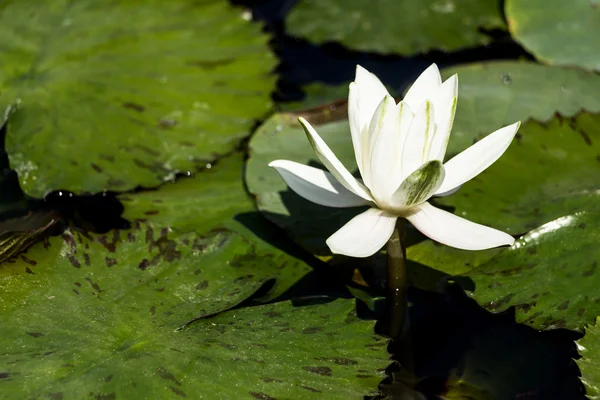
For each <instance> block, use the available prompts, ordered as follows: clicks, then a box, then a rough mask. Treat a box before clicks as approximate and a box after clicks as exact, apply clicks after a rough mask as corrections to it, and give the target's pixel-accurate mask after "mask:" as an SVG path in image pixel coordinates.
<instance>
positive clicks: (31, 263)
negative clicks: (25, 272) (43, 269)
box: [21, 254, 37, 267]
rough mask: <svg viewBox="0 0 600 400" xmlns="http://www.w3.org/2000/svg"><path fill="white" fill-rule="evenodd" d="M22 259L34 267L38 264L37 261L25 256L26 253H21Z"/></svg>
mask: <svg viewBox="0 0 600 400" xmlns="http://www.w3.org/2000/svg"><path fill="white" fill-rule="evenodd" d="M21 260H23V261H25V262H26V263H27V264H29V265H31V266H32V267H34V266H36V265H37V261H35V260H32V259H29V258H27V257H25V255H24V254H21Z"/></svg>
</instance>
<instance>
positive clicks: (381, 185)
mask: <svg viewBox="0 0 600 400" xmlns="http://www.w3.org/2000/svg"><path fill="white" fill-rule="evenodd" d="M398 110H399V109H398V107H397V106H396V101H395V100H394V98H393V97H392V96H385V97H384V98H383V101H382V102H381V104H380V105H379V107H377V109H376V110H375V114H374V115H373V119H372V120H371V123H370V124H369V148H370V149H369V154H368V155H366V154H365V155H364V157H365V161H366V162H368V164H369V167H368V168H366V170H367V171H366V173H367V174H368V175H369V176H368V187H369V189H370V190H371V194H372V195H373V197H374V198H378V197H379V198H381V195H382V194H383V193H386V192H390V191H393V190H394V189H393V188H392V189H387V190H386V185H388V184H389V182H390V181H389V179H388V178H389V173H390V168H391V166H392V165H393V164H394V163H395V162H396V161H397V159H398V157H397V156H398V155H397V154H395V152H393V151H391V150H393V149H394V148H395V149H397V148H399V147H400V135H399V133H400V132H399V131H398V130H399V127H400V113H399V111H398ZM382 146H388V147H387V148H386V149H382V148H381V147H382ZM367 160H368V161H367ZM376 193H377V194H376Z"/></svg>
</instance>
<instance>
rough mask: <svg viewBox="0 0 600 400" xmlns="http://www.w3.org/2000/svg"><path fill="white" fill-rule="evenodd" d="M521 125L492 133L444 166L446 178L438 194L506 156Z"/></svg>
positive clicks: (460, 183) (472, 176) (517, 124)
mask: <svg viewBox="0 0 600 400" xmlns="http://www.w3.org/2000/svg"><path fill="white" fill-rule="evenodd" d="M520 125H521V122H516V123H514V124H512V125H508V126H505V127H504V128H500V129H498V130H497V131H495V132H493V133H490V134H489V135H487V136H486V137H484V138H483V139H481V140H480V141H479V142H477V143H475V144H474V145H473V146H471V147H469V148H468V149H466V150H465V151H463V152H462V153H459V154H458V155H457V156H455V157H454V158H452V159H451V160H450V161H448V162H447V163H446V164H444V167H445V168H446V178H445V179H444V182H443V183H442V186H440V188H439V189H438V191H437V192H436V194H438V193H445V192H449V191H451V190H452V189H454V188H455V187H457V186H460V185H462V184H463V183H465V182H467V181H469V180H471V179H472V178H474V177H475V176H477V175H479V174H480V173H481V172H482V171H484V170H485V169H486V168H487V167H489V166H490V165H492V164H493V163H494V162H495V161H496V160H497V159H498V158H500V156H501V155H502V154H504V152H505V151H506V149H507V148H508V146H509V145H510V142H511V141H512V140H513V138H514V137H515V135H516V134H517V130H518V129H519V126H520Z"/></svg>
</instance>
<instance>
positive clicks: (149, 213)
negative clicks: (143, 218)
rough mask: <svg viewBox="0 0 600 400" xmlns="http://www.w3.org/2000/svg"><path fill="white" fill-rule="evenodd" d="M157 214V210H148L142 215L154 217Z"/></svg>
mask: <svg viewBox="0 0 600 400" xmlns="http://www.w3.org/2000/svg"><path fill="white" fill-rule="evenodd" d="M158 213H159V211H158V210H150V211H146V212H145V213H144V214H146V215H156V214H158Z"/></svg>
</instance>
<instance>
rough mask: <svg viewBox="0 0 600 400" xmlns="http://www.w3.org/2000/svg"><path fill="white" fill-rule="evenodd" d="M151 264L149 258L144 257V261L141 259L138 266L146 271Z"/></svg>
mask: <svg viewBox="0 0 600 400" xmlns="http://www.w3.org/2000/svg"><path fill="white" fill-rule="evenodd" d="M148 265H149V261H148V259H147V258H144V259H143V260H142V261H140V263H139V265H138V268H139V269H141V270H142V271H145V270H146V269H147V268H148Z"/></svg>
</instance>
